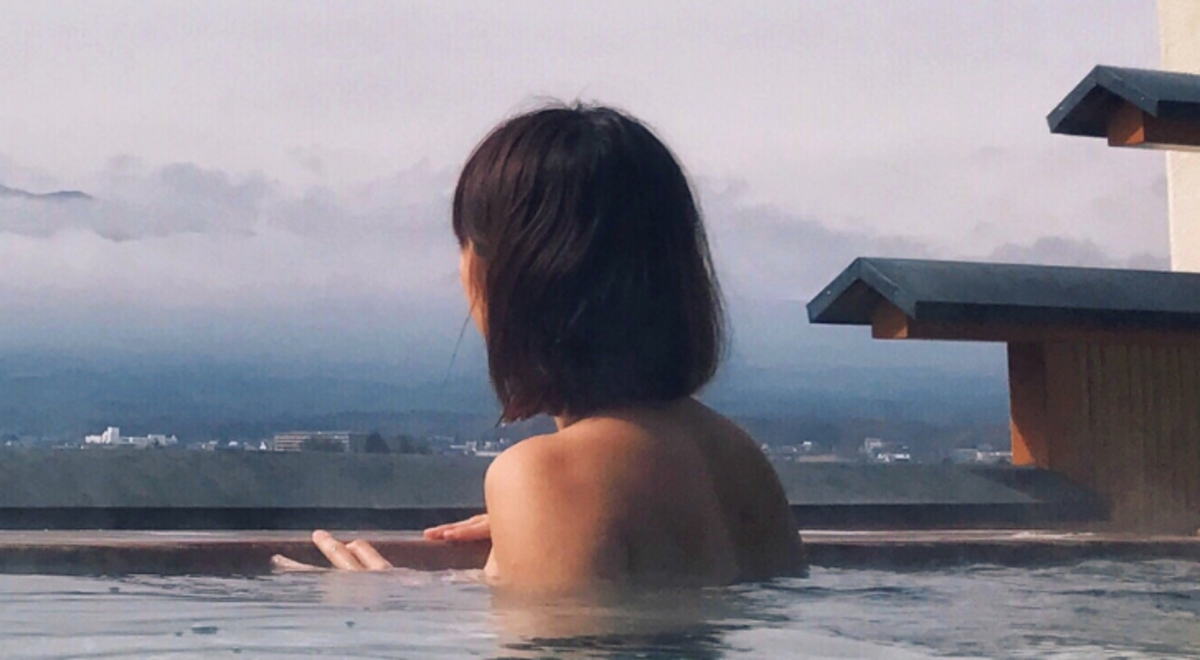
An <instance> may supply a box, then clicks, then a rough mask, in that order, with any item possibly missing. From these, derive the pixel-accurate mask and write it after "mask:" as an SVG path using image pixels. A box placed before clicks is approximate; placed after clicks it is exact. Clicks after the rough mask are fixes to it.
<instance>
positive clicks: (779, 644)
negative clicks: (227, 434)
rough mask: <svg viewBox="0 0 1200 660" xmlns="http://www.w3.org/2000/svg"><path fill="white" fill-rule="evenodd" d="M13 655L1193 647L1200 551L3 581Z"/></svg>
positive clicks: (991, 652) (899, 655)
mask: <svg viewBox="0 0 1200 660" xmlns="http://www.w3.org/2000/svg"><path fill="white" fill-rule="evenodd" d="M0 593H3V594H4V598H3V600H0V649H2V653H0V655H2V656H3V657H4V658H9V659H16V658H135V657H136V658H172V659H178V658H221V657H230V658H232V657H246V658H294V657H335V658H470V657H476V658H888V659H898V660H905V659H910V658H930V657H937V658H1080V659H1083V658H1087V659H1089V660H1091V659H1097V658H1129V659H1137V658H1200V564H1196V563H1190V562H1177V561H1152V562H1086V563H1082V564H1078V565H1073V566H1056V567H1047V568H1042V569H1015V568H999V567H990V566H975V567H965V568H960V569H947V570H940V571H930V572H915V573H893V572H883V571H873V570H831V569H814V570H813V573H812V575H811V576H810V577H809V578H808V579H789V580H778V581H775V582H771V583H768V584H759V585H747V586H739V587H735V588H728V589H712V590H705V591H701V592H657V593H654V594H644V595H641V596H638V597H626V598H623V599H622V600H621V601H620V602H616V601H613V602H605V603H595V602H593V603H582V602H508V601H507V600H506V599H504V598H502V597H496V596H493V594H492V593H491V592H490V591H489V590H488V589H487V588H486V587H485V586H482V585H481V584H479V583H478V582H477V581H476V580H475V576H474V575H473V574H471V573H414V572H407V571H397V572H395V573H389V574H383V575H370V574H349V573H297V574H284V575H274V576H266V577H258V578H218V577H202V576H193V577H160V576H133V577H126V578H119V579H118V578H76V577H57V576H0Z"/></svg>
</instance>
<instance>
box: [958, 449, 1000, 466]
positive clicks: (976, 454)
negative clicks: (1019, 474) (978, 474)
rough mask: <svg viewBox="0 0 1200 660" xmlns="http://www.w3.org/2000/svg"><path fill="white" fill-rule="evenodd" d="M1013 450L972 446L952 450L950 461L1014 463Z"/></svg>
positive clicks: (968, 463)
mask: <svg viewBox="0 0 1200 660" xmlns="http://www.w3.org/2000/svg"><path fill="white" fill-rule="evenodd" d="M1012 457H1013V455H1012V452H1011V451H995V450H994V449H992V448H991V447H970V448H964V449H955V450H954V451H952V452H950V456H949V457H948V459H947V460H948V461H949V462H950V463H956V464H959V465H1012Z"/></svg>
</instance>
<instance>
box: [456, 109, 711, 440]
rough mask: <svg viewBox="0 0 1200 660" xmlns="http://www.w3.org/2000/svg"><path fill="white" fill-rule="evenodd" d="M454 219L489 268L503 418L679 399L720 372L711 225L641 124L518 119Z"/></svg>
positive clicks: (554, 113)
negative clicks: (708, 234) (706, 229)
mask: <svg viewBox="0 0 1200 660" xmlns="http://www.w3.org/2000/svg"><path fill="white" fill-rule="evenodd" d="M453 218H454V233H455V235H456V236H457V237H458V241H459V244H460V246H462V247H463V248H464V249H465V248H467V247H468V246H470V248H471V249H473V250H474V251H475V253H476V256H478V257H479V259H478V260H477V263H478V264H479V266H480V267H478V268H476V269H475V270H476V271H477V272H476V273H474V278H473V279H474V283H475V285H476V286H478V287H479V290H480V291H481V292H482V299H483V305H484V310H483V320H484V326H485V327H484V335H485V340H486V342H487V354H488V368H489V371H490V375H491V380H492V385H493V387H494V388H495V390H496V394H497V396H498V397H499V399H500V404H501V406H502V412H501V418H502V419H503V420H505V421H514V420H520V419H526V418H529V417H532V416H534V415H537V414H541V413H546V414H550V415H571V416H580V417H582V416H587V415H589V414H593V413H596V412H599V411H602V410H607V409H612V408H616V407H619V406H626V405H633V404H644V403H652V402H665V401H670V400H673V399H677V398H680V397H684V396H688V395H691V394H693V393H695V392H696V391H697V390H699V389H700V388H701V387H703V386H704V385H705V384H706V383H707V382H708V381H709V380H710V379H711V378H712V377H713V375H714V374H715V373H716V370H717V365H718V363H719V361H720V357H721V353H722V352H723V346H724V312H723V308H722V303H721V295H720V289H719V287H718V284H717V279H716V275H715V273H714V271H713V265H712V259H711V256H710V255H709V250H708V241H707V238H706V237H705V233H704V226H703V224H702V222H701V218H700V212H699V209H698V207H697V204H696V200H695V198H694V196H693V195H692V190H691V187H690V186H689V184H688V180H687V177H686V175H685V174H684V172H683V169H682V168H681V167H680V165H679V163H678V162H677V161H676V159H675V157H674V156H673V155H672V154H671V151H670V150H669V149H668V148H667V147H666V145H665V144H663V142H662V141H661V140H659V139H658V138H657V137H656V136H655V135H654V134H653V133H652V132H651V131H650V130H649V129H648V128H647V127H646V126H645V125H644V124H642V123H641V122H639V121H638V120H637V119H634V118H633V117H631V116H629V115H627V114H624V113H622V112H619V111H617V110H614V109H611V108H606V107H598V106H584V105H576V106H571V107H557V106H556V107H547V108H542V109H539V110H535V111H533V112H529V113H526V114H522V115H519V116H517V117H513V118H512V119H509V120H507V121H505V122H504V123H502V124H501V125H500V126H498V127H496V128H495V129H494V130H493V131H492V132H491V133H490V134H489V135H488V136H487V137H486V138H484V140H483V141H482V142H481V143H480V144H479V146H478V147H476V148H475V151H474V153H472V155H471V157H470V159H469V160H468V161H467V164H466V165H465V166H464V167H463V171H462V175H461V176H460V177H459V180H458V186H457V188H456V189H455V191H454V207H453Z"/></svg>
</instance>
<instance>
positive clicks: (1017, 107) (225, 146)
mask: <svg viewBox="0 0 1200 660" xmlns="http://www.w3.org/2000/svg"><path fill="white" fill-rule="evenodd" d="M1157 32H1158V27H1157V18H1156V15H1155V4H1154V2H1153V0H1111V1H1106V0H1060V1H1057V2H1045V1H1041V0H1039V1H1028V0H980V1H976V2H961V1H960V0H936V1H935V0H908V1H906V2H903V3H899V2H893V1H891V0H824V1H792V0H788V1H763V2H756V3H718V2H683V1H680V2H675V1H663V2H653V3H651V2H645V1H644V0H641V1H638V2H625V1H619V2H597V3H562V2H550V1H547V2H528V1H526V2H506V3H492V2H456V1H440V2H421V3H418V2H390V1H387V2H367V1H360V2H340V3H334V2H298V1H279V2H272V1H267V0H261V1H257V2H253V3H246V2H231V1H222V0H211V1H208V2H182V1H163V2H154V3H149V2H120V1H112V0H87V1H58V2H53V3H46V2H41V1H30V2H24V1H21V0H10V1H9V2H6V3H5V20H4V21H2V22H0V61H2V62H4V63H5V64H4V65H3V66H0V89H3V90H4V93H3V94H0V185H6V186H10V187H16V188H20V189H23V190H28V191H33V192H49V191H53V190H60V189H75V190H82V191H85V192H87V193H88V194H90V195H92V196H93V197H94V200H92V201H90V202H69V203H60V204H48V203H45V202H38V201H29V200H19V199H11V198H8V199H0V264H2V265H0V316H2V317H3V318H0V348H20V347H34V348H47V349H62V350H80V351H104V350H139V349H146V350H149V349H150V348H154V349H156V350H165V351H189V350H195V351H209V352H215V353H229V354H237V353H239V352H242V353H246V354H267V353H270V354H276V355H280V356H284V357H286V356H301V355H302V356H311V357H316V358H320V357H326V358H329V359H358V360H365V361H372V360H396V361H402V362H403V361H406V360H407V361H413V363H414V364H415V363H420V364H430V365H431V364H436V363H444V362H445V359H446V355H447V354H448V353H449V352H450V350H451V347H452V346H453V340H454V338H455V337H456V336H457V334H458V330H459V327H460V324H461V322H462V320H461V319H462V318H463V315H464V314H465V309H466V308H465V304H464V303H463V302H462V300H461V293H460V291H459V289H458V287H459V285H458V278H457V255H456V253H455V251H456V245H455V243H454V240H453V237H452V235H451V232H450V229H449V204H448V197H449V194H450V192H451V190H452V188H453V185H454V180H455V176H456V174H457V170H458V168H459V167H460V166H461V164H462V163H463V161H464V160H465V159H466V157H467V155H468V153H469V151H470V149H471V148H472V147H473V146H474V144H475V143H476V142H477V141H478V140H479V139H480V138H481V137H482V136H483V135H485V134H486V132H487V131H488V130H489V129H490V128H491V127H492V126H494V125H495V124H496V123H497V122H498V121H500V120H502V119H503V118H504V117H506V116H509V115H511V114H513V113H515V112H518V111H521V110H523V109H528V108H531V107H535V106H537V105H538V104H540V103H544V102H547V101H548V100H552V99H557V100H566V101H572V100H583V101H589V102H599V103H605V104H611V105H615V106H618V107H621V108H623V109H625V110H627V111H629V112H631V113H633V114H634V115H636V116H638V117H640V118H642V119H643V120H645V121H647V122H648V123H649V124H650V125H652V126H653V127H654V128H655V130H656V131H657V132H658V133H659V134H660V135H661V136H662V137H663V138H664V139H665V140H666V141H667V143H668V144H669V145H670V146H671V147H672V149H673V150H674V151H675V152H676V153H677V154H678V156H679V157H680V159H681V160H682V161H683V163H684V165H685V167H686V168H687V170H688V171H689V173H690V174H691V176H692V177H693V181H694V184H695V187H696V189H697V191H698V193H699V196H700V198H701V202H702V204H703V208H704V212H705V216H706V222H707V223H708V227H709V232H710V234H711V236H712V242H713V245H714V258H715V260H716V262H717V265H718V269H719V272H720V273H721V276H722V280H723V285H724V287H725V290H726V293H727V295H728V297H729V298H730V307H731V310H732V312H733V323H734V326H735V332H736V333H737V334H736V337H737V341H738V342H739V346H740V347H741V349H740V350H742V351H743V353H745V354H746V355H751V356H753V357H754V359H755V360H758V361H760V362H773V361H776V360H783V361H786V360H787V359H789V356H794V355H795V354H797V353H804V352H806V351H808V352H812V351H815V350H816V348H814V347H819V346H821V345H822V344H821V342H822V341H824V339H822V337H825V336H826V335H821V334H820V333H819V332H817V334H813V333H814V331H813V330H810V329H807V328H803V327H801V326H803V309H802V305H803V303H804V302H806V301H807V300H808V299H810V298H811V297H812V296H813V295H814V294H815V293H817V291H819V289H820V287H821V286H822V285H823V284H825V283H827V282H828V281H830V280H831V279H833V277H834V276H836V275H837V273H838V272H839V271H840V270H841V269H842V268H844V267H845V266H846V265H847V264H848V263H849V262H850V261H851V260H852V259H853V258H854V257H856V256H859V255H873V256H905V257H922V258H945V259H991V260H1001V261H1018V262H1029V263H1058V264H1067V265H1100V266H1132V267H1150V268H1162V267H1165V264H1166V254H1167V251H1168V249H1167V220H1166V199H1165V197H1166V182H1165V176H1164V174H1165V171H1164V170H1165V168H1164V158H1163V155H1162V154H1161V153H1160V152H1147V151H1136V150H1114V149H1109V148H1108V147H1106V146H1105V145H1104V143H1103V141H1098V140H1085V139H1080V138H1069V137H1063V136H1053V135H1050V134H1049V131H1048V129H1047V127H1046V122H1045V116H1046V114H1047V113H1048V112H1050V110H1052V109H1053V108H1054V106H1055V105H1056V104H1057V103H1058V101H1059V100H1060V99H1061V98H1062V97H1063V96H1065V95H1066V93H1067V92H1068V91H1069V90H1070V89H1071V88H1072V87H1073V86H1074V85H1075V84H1076V83H1077V82H1078V81H1079V80H1080V79H1081V78H1082V77H1083V76H1084V75H1086V73H1087V72H1088V71H1089V70H1090V68H1091V67H1092V66H1094V65H1095V64H1098V63H1103V64H1113V65H1123V66H1135V67H1151V68H1152V67H1155V66H1157V64H1158V41H1157ZM779 309H784V310H787V313H786V314H784V315H782V316H780V315H777V314H775V313H774V311H773V310H779ZM835 331H836V332H843V333H844V332H846V330H844V329H838V330H835ZM473 346H474V348H473V349H471V350H475V351H476V352H478V344H477V342H476V344H474V345H473ZM806 347H807V348H806ZM476 357H477V356H476ZM947 359H951V358H947Z"/></svg>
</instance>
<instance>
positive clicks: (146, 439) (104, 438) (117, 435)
mask: <svg viewBox="0 0 1200 660" xmlns="http://www.w3.org/2000/svg"><path fill="white" fill-rule="evenodd" d="M83 444H85V445H102V446H106V447H137V448H139V449H146V448H148V447H170V446H172V445H177V444H179V439H178V438H176V437H175V436H173V435H163V434H160V433H151V434H149V435H140V436H138V435H131V436H122V435H121V429H120V428H119V427H116V426H110V427H108V428H107V429H105V430H104V433H101V434H100V435H85V436H84V437H83Z"/></svg>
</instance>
